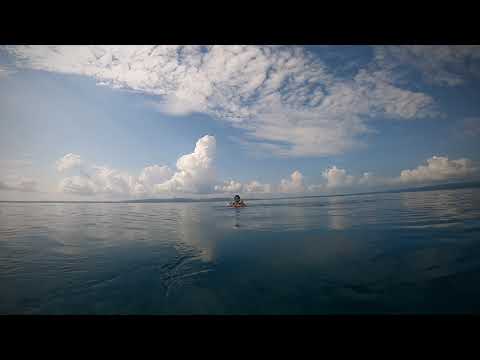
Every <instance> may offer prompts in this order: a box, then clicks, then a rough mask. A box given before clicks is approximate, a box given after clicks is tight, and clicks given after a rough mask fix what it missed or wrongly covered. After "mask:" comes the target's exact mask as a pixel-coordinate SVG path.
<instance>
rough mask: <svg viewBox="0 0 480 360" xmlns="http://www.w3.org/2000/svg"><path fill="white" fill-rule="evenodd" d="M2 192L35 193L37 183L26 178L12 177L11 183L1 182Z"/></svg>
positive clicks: (0, 188)
mask: <svg viewBox="0 0 480 360" xmlns="http://www.w3.org/2000/svg"><path fill="white" fill-rule="evenodd" d="M0 190H7V191H22V192H35V191H37V182H36V181H35V180H33V179H30V178H26V177H12V178H11V179H10V181H0Z"/></svg>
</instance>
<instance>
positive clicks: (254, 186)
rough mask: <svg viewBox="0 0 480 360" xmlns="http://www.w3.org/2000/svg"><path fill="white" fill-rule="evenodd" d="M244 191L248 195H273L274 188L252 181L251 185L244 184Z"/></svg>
mask: <svg viewBox="0 0 480 360" xmlns="http://www.w3.org/2000/svg"><path fill="white" fill-rule="evenodd" d="M243 191H244V192H246V193H257V194H261V193H271V192H272V186H271V185H270V184H262V183H261V182H259V181H257V180H253V181H250V182H249V183H246V184H244V186H243Z"/></svg>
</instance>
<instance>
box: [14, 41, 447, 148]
mask: <svg viewBox="0 0 480 360" xmlns="http://www.w3.org/2000/svg"><path fill="white" fill-rule="evenodd" d="M6 49H7V51H8V52H9V53H10V54H12V55H14V57H15V58H16V63H17V66H18V67H27V68H33V69H39V70H46V71H54V72H61V73H68V74H80V75H86V76H91V77H94V78H96V79H97V81H98V83H100V84H105V85H108V86H111V87H114V88H125V89H130V90H134V91H139V92H143V93H146V94H150V95H157V96H158V97H159V103H158V106H157V108H158V109H160V111H163V112H166V113H170V114H177V115H185V114H189V113H192V112H200V113H206V114H209V115H211V116H213V117H215V118H217V119H219V120H222V121H227V122H228V123H230V124H231V126H233V127H236V128H239V129H242V130H244V141H245V142H247V143H250V144H252V146H258V148H259V149H262V150H263V151H266V152H269V153H272V154H275V155H281V156H324V155H331V154H338V153H342V152H345V151H347V150H349V149H352V148H353V147H355V146H356V145H358V144H360V143H361V142H360V140H359V138H360V137H361V135H363V134H366V133H368V132H369V131H370V125H369V121H370V120H373V119H378V118H392V119H414V118H422V117H428V116H435V115H437V114H438V112H437V111H436V110H435V104H434V100H433V98H431V97H430V96H429V95H427V94H424V93H421V92H415V91H411V90H408V89H406V88H401V87H399V85H396V84H394V82H393V81H392V80H391V78H390V77H389V76H385V73H384V72H382V70H381V69H380V70H379V69H378V68H377V69H373V70H372V69H370V68H365V69H361V70H360V71H358V73H357V74H356V75H355V76H354V77H353V78H352V77H349V78H344V77H341V76H338V75H336V73H335V72H334V71H332V70H331V69H330V68H329V67H328V66H327V65H325V64H324V63H323V62H322V61H321V59H319V58H318V57H316V56H313V55H312V53H310V52H309V51H308V50H306V49H304V48H301V47H296V46H13V47H6Z"/></svg>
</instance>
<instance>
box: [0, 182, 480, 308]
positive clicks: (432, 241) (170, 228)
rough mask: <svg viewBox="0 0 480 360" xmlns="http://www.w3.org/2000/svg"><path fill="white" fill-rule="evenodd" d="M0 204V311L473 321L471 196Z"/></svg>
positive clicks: (478, 230)
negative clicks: (458, 317) (466, 316)
mask: <svg viewBox="0 0 480 360" xmlns="http://www.w3.org/2000/svg"><path fill="white" fill-rule="evenodd" d="M247 204H248V207H246V208H241V209H232V208H228V207H226V206H225V205H226V204H225V202H224V201H220V202H194V203H189V202H182V203H15V202H4V203H0V314H228V315H231V314H249V315H255V314H425V313H434V314H438V313H440V314H445V313H480V287H479V286H478V284H479V283H480V188H464V189H447V190H433V191H415V192H392V193H382V194H364V195H348V196H337V197H335V196H332V197H316V198H297V199H281V200H278V199H276V200H275V199H272V200H251V201H248V200H247Z"/></svg>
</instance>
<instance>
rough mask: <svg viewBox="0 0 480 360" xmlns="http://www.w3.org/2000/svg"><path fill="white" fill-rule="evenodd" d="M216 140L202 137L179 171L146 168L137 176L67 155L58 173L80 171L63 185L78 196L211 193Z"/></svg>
mask: <svg viewBox="0 0 480 360" xmlns="http://www.w3.org/2000/svg"><path fill="white" fill-rule="evenodd" d="M215 152H216V141H215V137H213V136H210V135H206V136H204V137H202V138H200V139H199V140H198V141H197V143H196V146H195V150H194V151H193V153H191V154H186V155H183V156H181V157H180V158H179V159H178V161H177V164H176V165H177V171H176V172H173V171H172V170H171V169H170V168H169V167H168V166H161V165H151V166H147V167H145V168H144V169H143V170H142V171H141V172H140V174H139V175H138V176H133V175H131V174H128V173H126V172H123V171H119V170H116V169H112V168H109V167H108V166H98V165H95V164H90V163H88V162H86V161H84V160H82V159H81V157H80V156H79V155H76V154H71V153H70V154H67V155H65V156H63V157H62V158H61V159H59V160H58V161H57V162H56V165H57V170H58V171H59V172H60V173H61V172H64V171H66V170H72V171H74V170H78V174H76V175H73V176H69V177H66V178H64V179H62V181H61V182H60V186H59V188H60V190H61V191H63V192H67V193H73V194H77V195H96V194H103V195H116V196H134V195H154V194H162V193H208V192H212V191H213V187H214V184H215V182H216V178H215V166H214V160H215Z"/></svg>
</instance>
